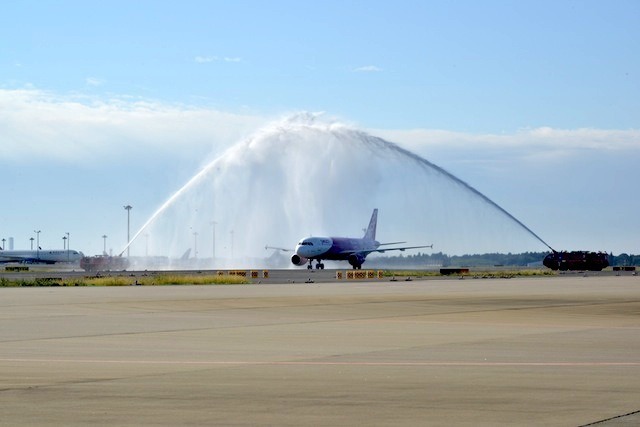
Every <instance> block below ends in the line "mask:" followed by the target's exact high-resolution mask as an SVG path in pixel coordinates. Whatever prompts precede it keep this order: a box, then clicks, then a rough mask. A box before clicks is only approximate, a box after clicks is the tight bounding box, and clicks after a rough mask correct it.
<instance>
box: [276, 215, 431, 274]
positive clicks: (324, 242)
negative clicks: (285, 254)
mask: <svg viewBox="0 0 640 427" xmlns="http://www.w3.org/2000/svg"><path fill="white" fill-rule="evenodd" d="M377 222H378V209H374V210H373V213H372V214H371V219H370V220H369V226H368V227H367V230H366V231H365V234H364V236H363V237H362V238H352V237H307V238H304V239H302V240H300V242H298V244H297V245H296V248H295V253H294V254H293V255H292V256H291V262H292V263H293V264H295V265H305V264H307V263H308V265H307V268H308V269H312V268H313V265H312V262H313V260H316V269H324V264H323V263H322V260H331V261H348V262H349V264H351V266H352V267H353V268H354V269H361V268H362V264H363V263H364V262H365V259H366V257H367V255H369V254H370V253H372V252H380V253H384V252H386V251H404V250H406V249H417V248H431V247H433V245H422V246H402V247H392V248H387V247H385V248H381V246H387V245H397V244H401V243H405V242H392V243H380V242H378V241H377V240H376V227H377ZM266 249H278V250H283V251H286V249H282V248H274V247H270V246H267V247H266Z"/></svg>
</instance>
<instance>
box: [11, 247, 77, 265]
mask: <svg viewBox="0 0 640 427" xmlns="http://www.w3.org/2000/svg"><path fill="white" fill-rule="evenodd" d="M82 257H83V254H82V252H79V251H74V250H72V249H69V250H61V249H39V250H36V251H34V250H30V251H3V250H0V263H6V262H22V263H28V264H55V263H57V262H77V261H80V259H81V258H82Z"/></svg>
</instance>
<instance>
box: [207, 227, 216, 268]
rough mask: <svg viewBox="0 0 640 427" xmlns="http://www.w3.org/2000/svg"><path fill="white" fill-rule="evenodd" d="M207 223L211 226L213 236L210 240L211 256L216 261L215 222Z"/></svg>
mask: <svg viewBox="0 0 640 427" xmlns="http://www.w3.org/2000/svg"><path fill="white" fill-rule="evenodd" d="M209 224H211V225H212V226H213V236H211V237H212V240H211V258H212V260H213V262H214V263H215V262H216V224H217V222H215V221H211V222H210V223H209Z"/></svg>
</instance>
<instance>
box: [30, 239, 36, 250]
mask: <svg viewBox="0 0 640 427" xmlns="http://www.w3.org/2000/svg"><path fill="white" fill-rule="evenodd" d="M29 240H31V250H33V241H34V240H35V239H34V238H33V237H29Z"/></svg>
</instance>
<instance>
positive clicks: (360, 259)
mask: <svg viewBox="0 0 640 427" xmlns="http://www.w3.org/2000/svg"><path fill="white" fill-rule="evenodd" d="M347 261H349V264H351V265H352V266H353V268H360V267H362V263H364V256H363V255H360V254H351V255H349V258H347Z"/></svg>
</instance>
